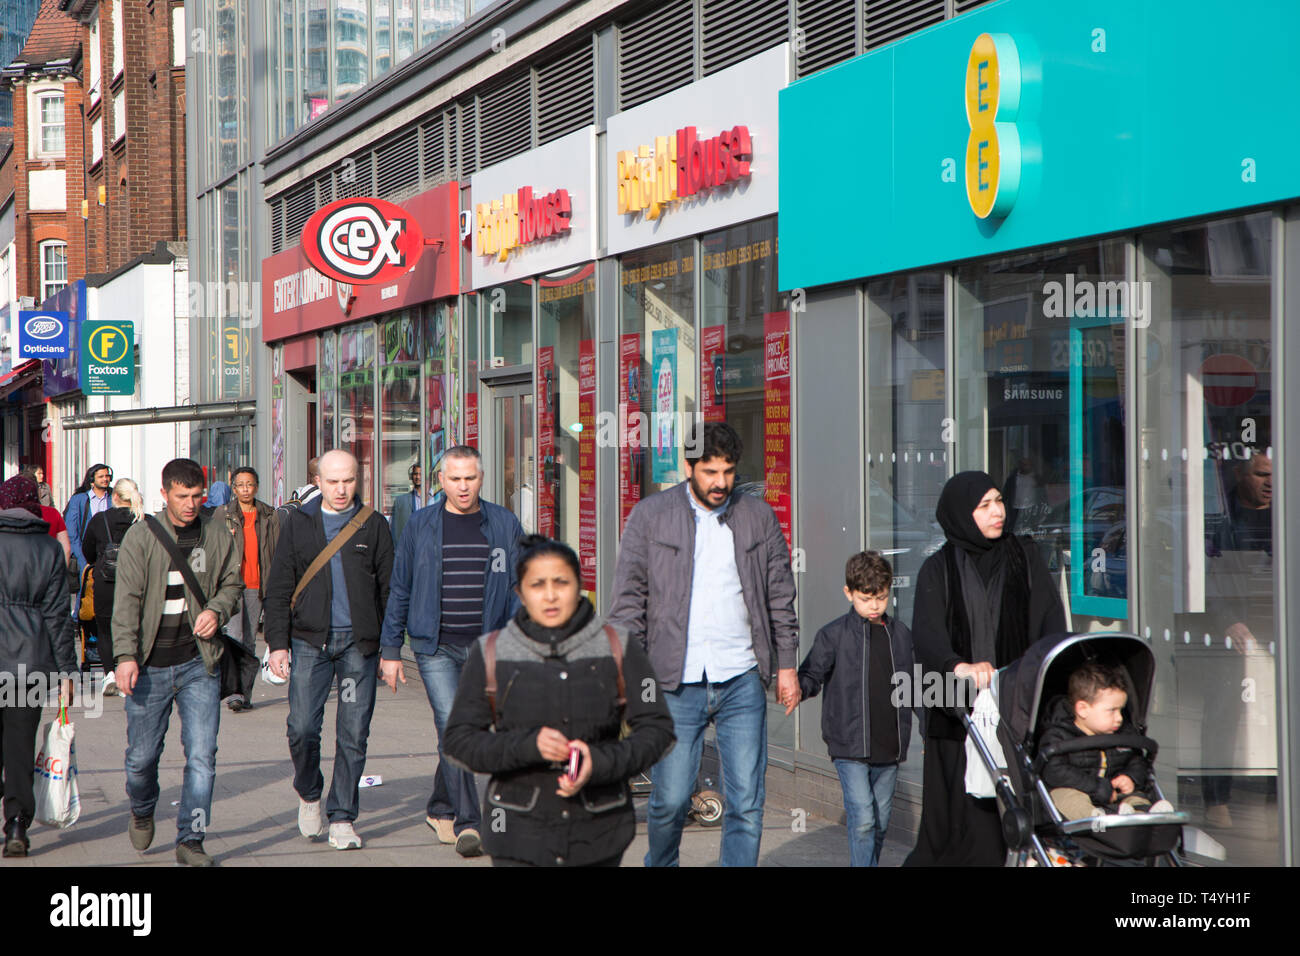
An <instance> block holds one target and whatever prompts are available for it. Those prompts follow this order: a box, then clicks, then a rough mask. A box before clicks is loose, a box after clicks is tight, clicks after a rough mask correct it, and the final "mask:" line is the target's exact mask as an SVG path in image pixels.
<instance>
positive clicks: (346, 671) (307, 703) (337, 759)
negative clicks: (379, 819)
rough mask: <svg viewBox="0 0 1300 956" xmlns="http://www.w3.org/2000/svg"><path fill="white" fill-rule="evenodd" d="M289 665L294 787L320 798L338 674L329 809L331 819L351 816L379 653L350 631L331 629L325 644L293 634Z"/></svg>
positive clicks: (357, 799) (302, 793) (363, 759)
mask: <svg viewBox="0 0 1300 956" xmlns="http://www.w3.org/2000/svg"><path fill="white" fill-rule="evenodd" d="M290 651H291V654H292V660H291V662H290V667H289V756H291V757H292V758H293V789H294V790H296V791H297V792H298V796H300V797H302V799H304V800H308V801H311V802H315V801H317V800H319V799H320V796H321V791H322V790H323V789H324V788H325V778H324V777H322V776H321V772H320V729H321V724H322V723H323V722H324V720H325V701H326V700H327V699H328V698H329V695H330V687H331V686H332V685H333V684H334V683H335V680H336V679H337V683H338V689H339V693H338V710H337V713H336V714H335V718H334V778H333V780H332V781H331V782H330V793H329V799H328V800H326V801H325V812H326V814H327V815H328V816H329V822H330V823H344V822H348V823H350V822H352V821H353V820H355V819H356V818H357V812H358V810H359V808H360V804H361V793H360V790H359V789H358V785H359V784H360V783H361V774H362V771H364V770H365V766H366V740H367V739H368V738H369V737H370V717H371V715H372V714H374V712H375V686H376V683H377V681H378V678H379V653H378V652H375V653H374V654H362V653H361V651H360V650H359V649H358V648H357V645H356V644H355V643H354V642H353V640H352V632H351V631H330V632H329V637H328V638H326V641H325V647H324V649H321V648H318V647H313V646H312V645H311V644H308V643H307V642H306V641H303V640H300V639H298V638H296V637H295V638H293V640H292V642H291V647H290Z"/></svg>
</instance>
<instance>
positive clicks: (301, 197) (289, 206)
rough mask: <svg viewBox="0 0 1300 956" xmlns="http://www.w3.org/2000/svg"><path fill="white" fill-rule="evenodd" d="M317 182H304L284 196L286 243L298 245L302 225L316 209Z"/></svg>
mask: <svg viewBox="0 0 1300 956" xmlns="http://www.w3.org/2000/svg"><path fill="white" fill-rule="evenodd" d="M316 208H317V207H316V184H315V183H314V182H307V183H302V184H301V185H300V186H298V188H297V189H294V190H293V191H292V192H289V193H287V194H286V195H285V197H284V244H285V246H286V247H290V246H296V245H297V244H298V238H299V235H300V234H301V233H302V227H303V226H305V225H307V220H308V219H310V218H311V214H312V213H314V212H315V211H316Z"/></svg>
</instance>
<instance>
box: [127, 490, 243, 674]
mask: <svg viewBox="0 0 1300 956" xmlns="http://www.w3.org/2000/svg"><path fill="white" fill-rule="evenodd" d="M144 520H145V523H146V524H148V526H149V530H150V531H152V532H153V535H154V537H155V538H157V539H158V541H159V543H161V544H162V546H163V547H164V548H166V549H167V556H168V557H169V558H171V564H172V569H173V570H174V571H177V572H179V573H180V576H181V579H182V580H184V582H185V586H186V587H187V588H189V589H190V591H191V592H192V593H193V594H194V597H195V599H196V600H197V601H198V602H199V604H200V606H202V605H206V604H207V603H208V596H207V595H206V594H204V593H203V588H202V586H201V585H200V584H199V579H198V577H197V576H196V575H195V574H194V569H193V568H192V567H190V563H189V562H188V561H186V560H185V556H184V555H182V554H181V549H180V547H179V546H178V545H177V544H176V541H175V540H174V539H173V538H172V536H171V535H169V534H168V533H167V532H166V531H165V530H164V529H163V526H162V525H161V524H159V522H158V519H157V518H155V517H154V516H153V515H145V517H144ZM190 626H191V627H193V624H191V625H190ZM194 639H195V640H196V641H201V640H204V638H201V637H199V636H198V635H197V634H195V635H194ZM220 639H221V644H222V646H223V647H224V648H225V653H223V654H222V655H221V661H220V663H221V699H222V700H225V699H226V698H227V697H234V696H236V695H238V694H241V693H242V690H241V688H240V681H239V672H240V666H241V664H242V662H243V659H244V658H245V657H250V656H252V655H250V654H249V653H248V651H247V649H246V648H245V647H244V645H242V644H240V643H239V642H238V641H234V640H231V639H230V637H229V635H227V634H226V629H225V628H224V627H223V628H222V629H221V631H220ZM207 640H211V638H207ZM141 663H142V664H143V663H144V662H143V661H142V662H141Z"/></svg>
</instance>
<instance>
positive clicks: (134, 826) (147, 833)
mask: <svg viewBox="0 0 1300 956" xmlns="http://www.w3.org/2000/svg"><path fill="white" fill-rule="evenodd" d="M126 833H127V836H129V837H130V838H131V845H132V846H133V847H135V848H136V849H137V850H139V851H140V852H141V853H143V852H144V851H145V850H147V849H149V844H151V843H153V817H137V816H136V815H135V814H134V813H133V814H131V822H130V823H129V824H127V827H126Z"/></svg>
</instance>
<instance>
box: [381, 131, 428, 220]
mask: <svg viewBox="0 0 1300 956" xmlns="http://www.w3.org/2000/svg"><path fill="white" fill-rule="evenodd" d="M375 167H376V169H377V170H378V173H377V175H376V177H375V180H376V188H375V195H377V196H378V197H379V198H380V199H388V200H390V201H392V202H401V201H402V200H403V199H406V198H408V197H410V196H414V195H415V194H416V193H417V192H419V191H420V130H419V129H418V128H417V127H414V126H412V127H411V128H410V129H408V130H405V131H403V132H402V133H400V134H398V136H397V137H396V138H395V139H390V140H389V141H388V142H387V143H384V144H383V145H382V146H380V147H379V148H378V149H376V150H375Z"/></svg>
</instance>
